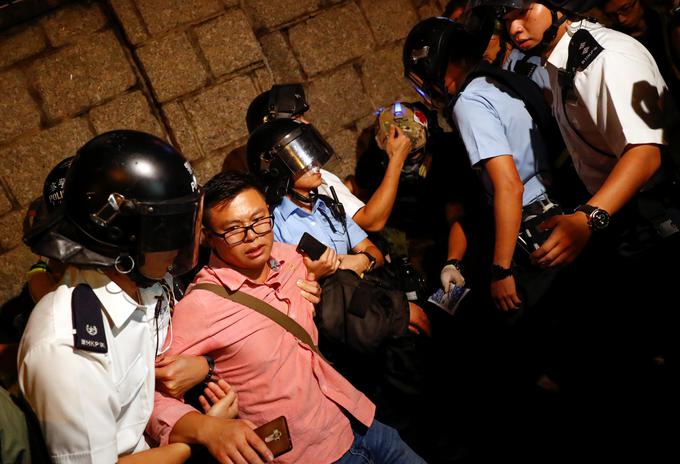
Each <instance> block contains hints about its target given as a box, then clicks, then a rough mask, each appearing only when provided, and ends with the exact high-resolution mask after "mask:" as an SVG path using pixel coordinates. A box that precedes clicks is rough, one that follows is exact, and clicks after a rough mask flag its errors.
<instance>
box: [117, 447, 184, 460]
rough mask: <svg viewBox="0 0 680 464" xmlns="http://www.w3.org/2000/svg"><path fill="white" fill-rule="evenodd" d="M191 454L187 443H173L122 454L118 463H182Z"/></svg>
mask: <svg viewBox="0 0 680 464" xmlns="http://www.w3.org/2000/svg"><path fill="white" fill-rule="evenodd" d="M190 456H191V448H189V445H187V444H186V443H171V444H169V445H166V446H159V447H158V448H151V449H148V450H144V451H140V452H139V453H135V454H130V455H128V456H120V457H119V458H118V464H181V463H183V462H184V461H186V460H187V459H189V457H190Z"/></svg>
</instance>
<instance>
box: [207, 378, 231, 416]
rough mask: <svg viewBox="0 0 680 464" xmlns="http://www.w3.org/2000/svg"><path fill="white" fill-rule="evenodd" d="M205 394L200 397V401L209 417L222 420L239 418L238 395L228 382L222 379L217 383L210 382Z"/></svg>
mask: <svg viewBox="0 0 680 464" xmlns="http://www.w3.org/2000/svg"><path fill="white" fill-rule="evenodd" d="M203 393H204V394H203V395H201V396H199V397H198V401H199V403H201V406H202V407H203V411H204V412H205V413H206V414H207V415H208V416H213V417H221V418H222V419H235V418H236V417H238V395H237V394H236V390H234V389H233V388H231V385H229V384H228V383H227V382H225V381H224V380H222V379H220V380H218V381H217V383H215V382H209V383H208V386H207V387H205V389H204V390H203Z"/></svg>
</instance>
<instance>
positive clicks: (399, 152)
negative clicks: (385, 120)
mask: <svg viewBox="0 0 680 464" xmlns="http://www.w3.org/2000/svg"><path fill="white" fill-rule="evenodd" d="M385 151H386V152H387V156H388V157H389V158H390V161H391V160H393V159H394V160H395V161H398V162H400V163H403V162H404V161H405V160H406V158H407V157H408V155H409V153H411V139H410V138H408V136H406V135H405V134H404V132H403V131H402V130H401V129H400V128H399V127H397V126H395V125H394V124H392V125H391V126H390V133H389V135H388V137H387V145H385Z"/></svg>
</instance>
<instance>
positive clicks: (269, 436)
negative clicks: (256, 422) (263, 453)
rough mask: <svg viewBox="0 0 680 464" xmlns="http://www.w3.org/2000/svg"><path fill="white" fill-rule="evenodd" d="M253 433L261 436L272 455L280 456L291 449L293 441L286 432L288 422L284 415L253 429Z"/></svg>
mask: <svg viewBox="0 0 680 464" xmlns="http://www.w3.org/2000/svg"><path fill="white" fill-rule="evenodd" d="M255 433H256V434H257V435H258V436H259V437H260V438H262V440H263V441H264V442H265V444H266V445H267V447H268V448H269V450H270V451H271V452H272V454H273V455H274V457H277V456H281V455H282V454H283V453H287V452H288V451H290V450H292V449H293V442H292V441H291V439H290V433H289V432H288V423H287V422H286V418H285V417H284V416H281V417H277V418H276V419H274V420H273V421H270V422H267V423H266V424H264V425H261V426H260V427H258V428H256V429H255Z"/></svg>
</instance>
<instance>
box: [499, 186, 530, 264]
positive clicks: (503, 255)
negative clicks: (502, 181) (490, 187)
mask: <svg viewBox="0 0 680 464" xmlns="http://www.w3.org/2000/svg"><path fill="white" fill-rule="evenodd" d="M522 192H523V189H522V188H517V187H516V186H514V187H513V186H507V187H506V188H501V189H498V190H495V191H494V200H493V204H494V205H493V208H494V219H495V222H496V242H495V245H494V253H493V262H494V264H498V265H500V266H502V267H504V268H508V267H510V265H511V263H512V255H513V254H514V252H515V245H516V244H517V234H518V233H519V226H520V223H521V222H522Z"/></svg>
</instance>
